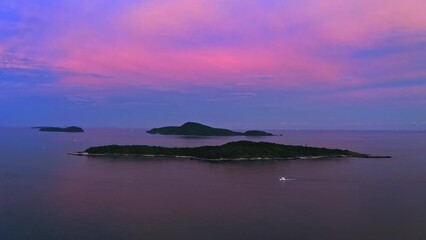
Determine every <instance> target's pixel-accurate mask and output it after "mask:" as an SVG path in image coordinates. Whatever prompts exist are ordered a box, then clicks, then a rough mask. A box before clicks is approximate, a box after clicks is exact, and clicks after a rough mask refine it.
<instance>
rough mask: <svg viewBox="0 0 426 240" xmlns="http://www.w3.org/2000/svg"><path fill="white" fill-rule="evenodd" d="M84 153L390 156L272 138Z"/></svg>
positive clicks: (273, 157) (268, 157) (219, 156)
mask: <svg viewBox="0 0 426 240" xmlns="http://www.w3.org/2000/svg"><path fill="white" fill-rule="evenodd" d="M73 154H74V155H83V156H141V157H143V156H145V157H147V156H150V157H185V158H191V159H198V160H210V161H219V160H222V161H223V160H286V159H317V158H341V157H357V158H388V157H385V156H371V155H367V154H362V153H356V152H352V151H349V150H340V149H328V148H317V147H306V146H293V145H283V144H276V143H269V142H251V141H237V142H230V143H227V144H224V145H221V146H202V147H194V148H186V147H185V148H166V147H158V146H146V145H129V146H119V145H109V146H101V147H91V148H88V149H87V150H86V151H84V152H78V153H73Z"/></svg>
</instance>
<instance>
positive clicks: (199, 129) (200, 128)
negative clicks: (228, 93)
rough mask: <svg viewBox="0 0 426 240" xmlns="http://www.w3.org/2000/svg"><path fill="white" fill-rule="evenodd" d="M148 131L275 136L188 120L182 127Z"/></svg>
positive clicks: (195, 134)
mask: <svg viewBox="0 0 426 240" xmlns="http://www.w3.org/2000/svg"><path fill="white" fill-rule="evenodd" d="M147 133H150V134H162V135H186V136H273V135H272V134H271V133H267V132H263V131H257V130H252V131H247V132H244V133H243V132H236V131H232V130H228V129H223V128H213V127H210V126H206V125H203V124H200V123H195V122H187V123H185V124H183V125H182V126H180V127H177V126H169V127H161V128H153V129H151V130H149V131H147Z"/></svg>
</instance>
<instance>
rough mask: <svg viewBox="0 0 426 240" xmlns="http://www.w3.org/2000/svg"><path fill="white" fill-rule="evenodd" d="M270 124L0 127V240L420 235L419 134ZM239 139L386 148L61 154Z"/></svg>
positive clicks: (423, 232) (424, 191) (424, 229)
mask: <svg viewBox="0 0 426 240" xmlns="http://www.w3.org/2000/svg"><path fill="white" fill-rule="evenodd" d="M275 133H282V134H283V136H280V137H278V136H277V137H265V138H244V137H242V138H234V137H215V138H187V137H174V136H157V135H148V134H146V133H145V131H144V130H134V131H131V130H119V129H113V130H111V129H108V130H102V129H88V130H87V131H86V132H85V133H47V132H38V131H36V130H33V129H7V128H3V129H0V239H1V240H13V239H23V240H35V239H40V240H50V239H55V240H56V239H61V240H63V239H70V240H76V239H83V240H85V239H102V240H108V239H120V240H121V239H147V240H150V239H153V240H155V239H202V240H208V239H215V240H216V239H221V240H224V239H244V240H250V239H280V240H281V239H313V240H318V239H327V240H329V239H345V240H348V239H349V240H351V239H356V240H359V239H362V240H367V239H372V240H373V239H374V240H377V239H384V240H392V239H395V240H396V239H397V240H406V239H422V240H423V239H426V133H425V132H374V131H276V132H275ZM238 139H249V140H254V141H269V142H277V143H285V144H297V145H305V144H306V145H311V146H321V147H322V146H323V147H336V148H345V149H350V150H354V151H359V152H362V153H369V154H376V155H391V156H392V157H393V158H392V159H330V160H316V161H314V160H294V161H273V162H249V163H247V162H243V163H208V162H199V161H194V160H171V159H138V160H136V159H131V158H107V157H99V158H88V157H77V156H71V155H67V153H68V152H75V151H79V150H84V149H86V148H88V147H90V146H95V145H105V144H148V145H160V146H200V145H217V144H222V143H226V142H229V141H232V140H238ZM282 176H284V177H286V178H291V179H294V180H291V181H286V182H282V181H278V179H279V178H280V177H282Z"/></svg>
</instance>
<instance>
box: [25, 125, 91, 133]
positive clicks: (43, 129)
mask: <svg viewBox="0 0 426 240" xmlns="http://www.w3.org/2000/svg"><path fill="white" fill-rule="evenodd" d="M33 128H36V129H38V130H39V131H41V132H70V133H76V132H84V130H83V129H82V128H80V127H76V126H71V127H64V128H62V127H33Z"/></svg>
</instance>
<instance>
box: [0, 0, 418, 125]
mask: <svg viewBox="0 0 426 240" xmlns="http://www.w3.org/2000/svg"><path fill="white" fill-rule="evenodd" d="M425 9H426V1H424V0H405V1H401V0H398V1H397V0H357V1H353V0H323V1H313V0H268V1H264V0H156V1H146V0H145V1H144V0H139V1H137V0H103V1H101V0H91V1H75V0H61V1H57V0H1V1H0V126H19V127H28V126H34V125H55V126H56V125H58V126H65V125H80V126H83V127H132V128H150V127H158V126H162V125H179V124H181V123H183V122H186V121H199V122H202V123H206V124H211V125H214V126H220V127H230V128H241V129H244V128H260V129H426V14H425V13H424V12H425Z"/></svg>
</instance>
